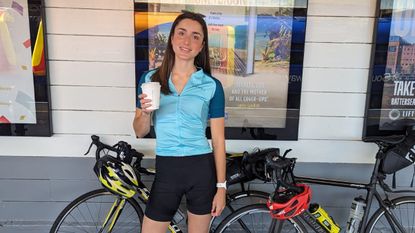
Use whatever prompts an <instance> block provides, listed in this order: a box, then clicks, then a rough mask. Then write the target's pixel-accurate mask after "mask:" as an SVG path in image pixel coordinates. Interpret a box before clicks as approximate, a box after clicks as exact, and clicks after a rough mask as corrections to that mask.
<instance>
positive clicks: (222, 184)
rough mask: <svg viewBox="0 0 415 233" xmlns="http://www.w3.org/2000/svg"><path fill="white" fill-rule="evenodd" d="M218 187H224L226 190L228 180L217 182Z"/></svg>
mask: <svg viewBox="0 0 415 233" xmlns="http://www.w3.org/2000/svg"><path fill="white" fill-rule="evenodd" d="M216 188H224V189H225V190H226V189H227V187H226V180H225V182H223V183H216Z"/></svg>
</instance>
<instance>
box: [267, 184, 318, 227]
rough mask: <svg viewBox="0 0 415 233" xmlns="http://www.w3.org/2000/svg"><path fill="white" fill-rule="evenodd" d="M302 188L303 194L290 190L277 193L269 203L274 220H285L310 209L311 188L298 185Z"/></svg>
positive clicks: (271, 197)
mask: <svg viewBox="0 0 415 233" xmlns="http://www.w3.org/2000/svg"><path fill="white" fill-rule="evenodd" d="M295 186H297V187H300V188H302V190H303V191H302V192H301V193H297V192H294V191H292V190H289V189H282V190H279V191H275V192H274V193H273V194H272V195H271V196H270V198H269V200H268V201H267V206H268V208H269V210H270V214H271V216H272V217H273V218H276V219H280V220H284V219H289V218H292V217H295V216H297V215H299V214H301V213H302V212H303V211H304V210H306V209H307V208H308V204H310V200H311V188H310V187H309V186H308V185H305V184H296V185H295Z"/></svg>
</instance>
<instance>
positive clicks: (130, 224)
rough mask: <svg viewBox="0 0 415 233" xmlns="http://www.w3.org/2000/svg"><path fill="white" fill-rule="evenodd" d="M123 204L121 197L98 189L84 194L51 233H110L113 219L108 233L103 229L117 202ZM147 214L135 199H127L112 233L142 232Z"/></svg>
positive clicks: (55, 223)
mask: <svg viewBox="0 0 415 233" xmlns="http://www.w3.org/2000/svg"><path fill="white" fill-rule="evenodd" d="M117 199H118V200H121V198H119V197H118V196H116V195H114V194H112V193H110V192H108V191H106V190H105V189H97V190H94V191H91V192H88V193H85V194H83V195H82V196H80V197H78V198H77V199H75V200H74V201H72V202H71V203H70V204H69V205H68V206H66V207H65V209H64V210H63V211H62V212H61V213H60V214H59V216H58V218H57V219H56V220H55V222H54V223H53V225H52V229H51V230H50V233H57V232H74V233H75V232H82V233H87V232H88V233H89V232H91V233H92V232H95V233H96V232H108V227H109V225H111V219H110V220H109V223H108V224H107V226H106V227H105V228H104V229H101V228H102V226H103V224H104V222H105V220H106V218H107V216H108V213H109V212H110V210H111V209H112V207H113V204H114V202H116V201H117ZM142 220H143V211H142V210H141V208H140V206H139V205H138V203H137V201H135V200H134V199H132V198H130V199H126V202H125V205H124V207H123V208H122V210H121V212H120V214H119V217H118V219H117V221H116V222H115V224H114V226H113V229H112V232H113V233H117V232H118V233H119V232H123V233H126V232H140V231H141V223H142Z"/></svg>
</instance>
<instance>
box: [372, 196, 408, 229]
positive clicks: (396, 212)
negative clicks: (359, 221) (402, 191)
mask: <svg viewBox="0 0 415 233" xmlns="http://www.w3.org/2000/svg"><path fill="white" fill-rule="evenodd" d="M391 202H392V205H391V208H389V209H390V213H391V214H392V216H393V217H394V218H395V219H396V221H397V222H398V223H399V224H400V225H401V226H402V227H403V228H404V229H405V231H404V232H405V233H406V232H408V233H409V232H415V197H409V196H408V197H400V198H396V199H394V200H392V201H391ZM366 229H367V230H366V232H367V233H390V232H402V231H400V230H399V229H398V227H397V225H396V224H394V223H393V222H392V218H391V217H390V215H389V214H387V213H386V211H385V210H383V209H378V210H377V211H376V212H375V214H374V215H373V217H372V218H371V219H370V221H369V224H368V226H367V228H366Z"/></svg>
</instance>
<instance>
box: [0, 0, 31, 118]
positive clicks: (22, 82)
mask: <svg viewBox="0 0 415 233" xmlns="http://www.w3.org/2000/svg"><path fill="white" fill-rule="evenodd" d="M31 52H32V47H31V40H30V28H29V16H28V3H27V0H0V124H4V123H5V124H10V123H11V124H13V123H27V124H35V123H36V106H35V98H34V82H33V68H32V54H31Z"/></svg>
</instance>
